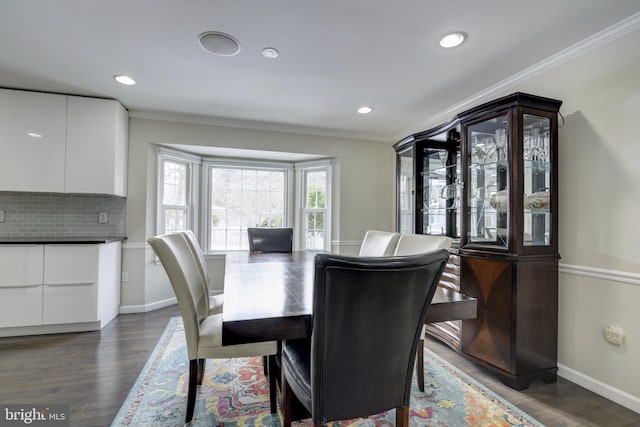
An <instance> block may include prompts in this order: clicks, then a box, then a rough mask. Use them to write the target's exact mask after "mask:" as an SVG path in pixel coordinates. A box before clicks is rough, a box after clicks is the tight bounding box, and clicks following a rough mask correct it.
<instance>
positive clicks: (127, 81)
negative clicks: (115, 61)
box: [113, 74, 136, 86]
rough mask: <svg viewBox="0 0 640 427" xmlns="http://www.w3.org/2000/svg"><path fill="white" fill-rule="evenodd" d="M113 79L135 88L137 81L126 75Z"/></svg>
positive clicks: (116, 76) (117, 75) (119, 75)
mask: <svg viewBox="0 0 640 427" xmlns="http://www.w3.org/2000/svg"><path fill="white" fill-rule="evenodd" d="M113 78H114V79H115V81H117V82H118V83H120V84H123V85H127V86H133V85H134V84H136V81H135V80H133V79H132V78H131V77H129V76H125V75H124V74H116V75H115V76H113Z"/></svg>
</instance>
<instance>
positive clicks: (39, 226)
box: [0, 192, 127, 238]
mask: <svg viewBox="0 0 640 427" xmlns="http://www.w3.org/2000/svg"><path fill="white" fill-rule="evenodd" d="M126 202H127V199H126V198H124V197H114V196H101V195H92V194H57V193H16V192H0V210H2V211H4V222H0V237H14V238H17V237H20V238H22V237H25V238H29V237H124V236H125V235H126V229H125V228H126ZM100 212H106V213H107V223H106V224H101V223H99V222H98V216H99V214H100Z"/></svg>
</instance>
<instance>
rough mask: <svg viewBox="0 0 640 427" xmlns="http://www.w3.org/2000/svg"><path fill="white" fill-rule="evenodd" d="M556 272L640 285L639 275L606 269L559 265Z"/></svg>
mask: <svg viewBox="0 0 640 427" xmlns="http://www.w3.org/2000/svg"><path fill="white" fill-rule="evenodd" d="M558 271H559V272H560V273H565V274H573V275H576V276H586V277H595V278H597V279H605V280H612V281H615V282H622V283H628V284H631V285H640V274H638V273H630V272H627V271H620V270H609V269H606V268H598V267H588V266H585V265H572V264H559V265H558Z"/></svg>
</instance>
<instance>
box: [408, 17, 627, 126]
mask: <svg viewBox="0 0 640 427" xmlns="http://www.w3.org/2000/svg"><path fill="white" fill-rule="evenodd" d="M639 28H640V13H636V14H634V15H631V16H630V17H628V18H626V19H623V20H622V21H620V22H618V23H617V24H614V25H612V26H610V27H608V28H606V29H604V30H602V31H600V32H599V33H596V34H594V35H592V36H590V37H587V38H586V39H584V40H582V41H580V42H578V43H576V44H574V45H572V46H569V47H568V48H566V49H564V50H561V51H559V52H557V53H555V54H553V55H551V56H549V57H548V58H546V59H543V60H542V61H540V62H538V63H536V64H534V65H532V66H530V67H528V68H525V69H524V70H522V71H519V72H517V73H515V74H513V75H511V76H509V77H507V78H506V79H504V80H502V81H500V82H498V83H496V84H494V85H491V86H489V87H487V88H486V89H483V90H481V91H480V92H477V93H475V94H474V95H471V96H470V97H468V98H466V99H464V100H462V101H460V102H458V103H456V104H454V105H452V106H450V107H449V108H447V109H444V110H442V111H441V112H440V113H438V114H435V115H433V116H431V117H429V119H427V120H425V121H423V122H422V124H421V126H420V128H421V129H428V128H430V127H432V126H434V125H438V124H440V123H443V122H446V121H448V120H451V119H452V118H453V117H454V116H455V115H456V114H457V113H460V112H461V111H465V110H467V109H469V108H471V107H474V106H476V105H478V104H481V103H482V102H485V101H487V100H490V99H493V98H495V97H497V96H502V95H504V92H505V91H507V90H508V89H509V88H511V87H513V86H516V85H518V84H520V83H523V82H526V81H527V80H529V79H532V78H533V77H535V76H537V75H540V74H542V73H544V72H546V71H549V70H551V69H553V68H556V67H558V66H560V65H562V64H564V63H565V62H568V61H571V60H573V59H575V58H578V57H579V56H582V55H584V54H585V53H587V52H590V51H592V50H594V49H597V48H599V47H601V46H604V45H606V44H607V43H610V42H612V41H613V40H616V39H617V38H619V37H622V36H624V35H625V34H628V33H631V32H633V31H636V30H638V29H639ZM410 133H414V132H413V131H406V132H403V133H402V134H401V135H400V136H398V138H402V137H404V136H406V135H408V134H410ZM396 139H397V138H396Z"/></svg>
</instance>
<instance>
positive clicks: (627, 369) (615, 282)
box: [509, 31, 640, 412]
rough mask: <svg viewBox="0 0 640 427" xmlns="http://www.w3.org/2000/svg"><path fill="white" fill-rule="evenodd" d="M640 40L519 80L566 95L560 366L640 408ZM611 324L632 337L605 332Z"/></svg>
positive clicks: (637, 35)
mask: <svg viewBox="0 0 640 427" xmlns="http://www.w3.org/2000/svg"><path fill="white" fill-rule="evenodd" d="M639 45H640V31H635V32H633V33H630V34H627V35H626V36H624V37H621V38H619V39H617V40H614V41H612V42H610V43H609V44H607V45H605V46H603V47H600V48H598V49H595V50H592V51H591V52H588V53H586V54H584V55H583V56H581V57H578V58H576V59H574V60H572V61H570V62H568V63H565V64H562V65H561V66H559V67H557V68H556V69H553V70H551V71H547V72H546V73H543V74H541V75H539V76H537V77H535V78H533V79H531V80H530V81H528V82H526V83H524V84H522V85H519V86H518V87H515V88H514V89H515V90H520V91H523V92H531V93H535V94H540V95H543V96H549V97H553V98H557V99H561V100H563V101H564V103H563V106H562V108H561V110H560V111H561V112H562V114H563V116H564V119H565V124H564V126H563V127H562V128H561V129H560V130H559V140H560V143H559V180H560V181H559V187H560V188H559V196H560V206H559V209H560V217H559V222H560V224H559V230H558V231H559V245H560V255H561V256H562V259H561V260H560V263H561V273H560V277H559V286H560V287H559V304H560V307H559V348H558V359H559V364H560V374H561V375H562V376H565V377H567V378H568V379H570V380H572V381H574V382H578V383H580V384H582V385H583V386H585V387H587V388H590V389H592V390H594V391H597V392H599V393H601V394H604V395H607V396H609V397H610V398H613V399H614V400H617V401H619V402H620V403H623V404H625V406H628V407H631V408H632V409H634V410H636V411H639V412H640V365H639V364H638V361H639V360H640V310H639V309H638V307H639V305H640V243H639V240H638V237H639V236H640V230H639V228H640V226H639V223H640V222H639V221H640V166H639V164H640V163H639V160H640V56H639V55H637V54H636V53H635V52H637V46H639ZM513 91H514V90H510V91H509V92H513ZM609 325H614V326H619V327H622V328H623V329H624V330H625V331H626V341H625V344H624V345H623V346H622V347H617V346H613V345H611V344H609V343H607V342H606V341H605V340H604V338H603V334H602V329H603V328H604V327H607V326H609Z"/></svg>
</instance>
